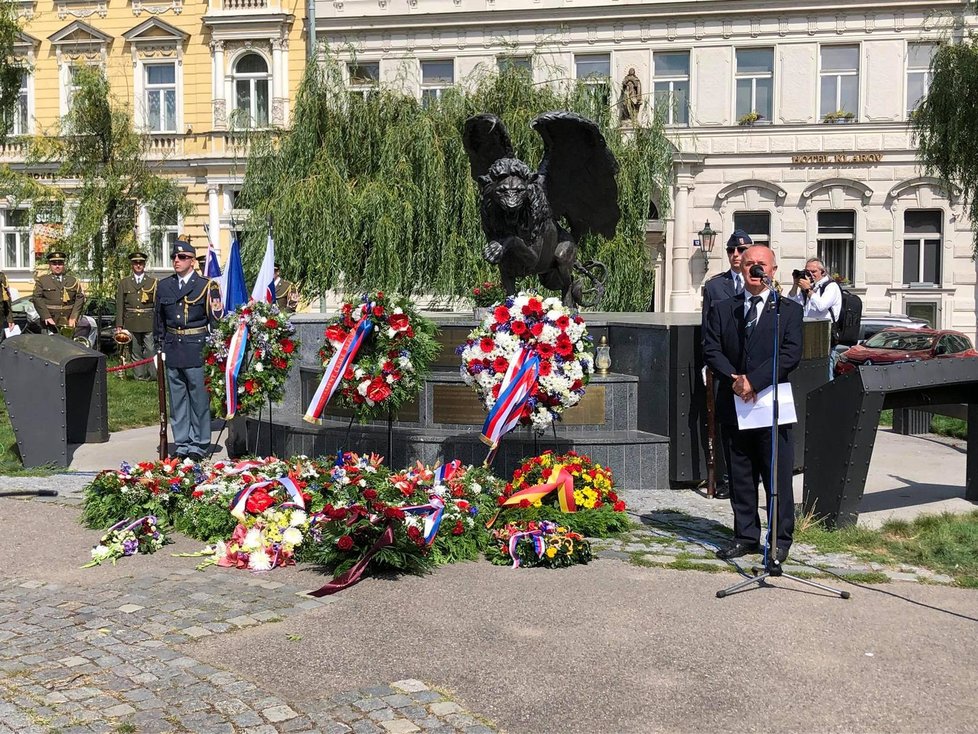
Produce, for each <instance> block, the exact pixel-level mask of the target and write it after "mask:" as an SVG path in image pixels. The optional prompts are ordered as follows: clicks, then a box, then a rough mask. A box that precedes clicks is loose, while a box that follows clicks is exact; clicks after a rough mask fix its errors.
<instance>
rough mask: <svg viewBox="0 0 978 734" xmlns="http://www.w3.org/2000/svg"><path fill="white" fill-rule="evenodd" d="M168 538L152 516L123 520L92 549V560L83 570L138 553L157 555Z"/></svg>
mask: <svg viewBox="0 0 978 734" xmlns="http://www.w3.org/2000/svg"><path fill="white" fill-rule="evenodd" d="M166 542H167V541H166V537H165V536H164V535H163V533H161V532H160V531H159V529H158V528H157V526H156V518H155V517H153V516H152V515H147V516H146V517H141V518H139V519H138V520H135V521H131V522H130V521H129V520H123V521H121V522H118V523H116V524H115V525H113V526H112V527H111V528H109V531H108V532H107V533H106V534H105V535H103V536H102V539H101V540H100V541H99V543H98V545H96V546H95V547H94V548H92V560H91V561H89V562H88V563H86V564H85V565H84V566H82V568H91V567H92V566H100V565H101V564H103V563H105V562H106V561H112V565H113V566H114V565H115V562H116V561H117V560H118V559H120V558H123V557H125V556H133V555H136V554H137V553H155V552H156V551H158V550H159V549H160V548H162V547H163V545H164V544H165V543H166Z"/></svg>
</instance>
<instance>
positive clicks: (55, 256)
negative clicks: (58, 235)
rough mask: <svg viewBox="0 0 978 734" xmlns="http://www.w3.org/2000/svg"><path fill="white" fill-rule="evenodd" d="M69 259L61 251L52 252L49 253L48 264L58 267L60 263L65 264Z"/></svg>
mask: <svg viewBox="0 0 978 734" xmlns="http://www.w3.org/2000/svg"><path fill="white" fill-rule="evenodd" d="M67 259H68V256H67V255H66V254H64V253H63V252H61V251H60V250H51V252H49V253H48V262H49V263H51V264H52V265H57V264H58V263H62V264H63V263H64V262H65V261H66V260H67Z"/></svg>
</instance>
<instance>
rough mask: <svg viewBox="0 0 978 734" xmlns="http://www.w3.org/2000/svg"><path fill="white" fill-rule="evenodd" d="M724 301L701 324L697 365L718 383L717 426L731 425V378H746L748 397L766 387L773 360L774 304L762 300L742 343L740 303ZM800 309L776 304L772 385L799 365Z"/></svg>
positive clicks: (733, 418) (783, 302) (740, 300)
mask: <svg viewBox="0 0 978 734" xmlns="http://www.w3.org/2000/svg"><path fill="white" fill-rule="evenodd" d="M748 295H749V294H746V293H741V294H740V295H739V296H734V297H733V298H728V299H726V300H724V301H720V302H719V303H717V304H715V305H714V306H713V307H712V308H711V309H710V313H709V316H708V318H707V324H706V331H705V332H704V335H703V359H704V360H705V361H706V364H707V366H709V367H710V368H711V369H712V370H713V371H714V373H716V379H717V382H718V383H719V386H718V388H717V402H716V406H717V408H716V409H717V420H719V421H720V422H721V423H723V424H725V425H734V426H736V425H737V412H736V410H735V409H734V394H733V378H732V377H731V375H735V374H736V375H747V379H748V380H749V381H750V384H751V387H753V388H754V392H760V391H761V390H763V389H765V388H767V387H770V386H771V378H772V375H771V369H772V367H773V360H774V344H773V339H774V322H775V307H774V298H773V295H772V296H768V299H767V304H766V305H765V307H764V312H763V313H762V314H761V318H760V320H759V321H758V322H757V327H756V328H755V329H754V331H753V333H752V334H751V336H750V339H749V340H748V339H747V338H746V337H745V335H744V298H745V296H748ZM802 315H803V309H802V307H801V306H799V305H798V304H797V303H795V302H794V301H790V300H788V299H787V298H782V300H781V324H780V329H779V336H778V343H779V345H780V348H779V350H778V359H779V362H778V382H784V381H785V380H787V379H788V375H789V374H791V372H792V371H793V370H794V369H795V367H797V366H798V363H799V362H800V361H801V338H802V337H801V323H802Z"/></svg>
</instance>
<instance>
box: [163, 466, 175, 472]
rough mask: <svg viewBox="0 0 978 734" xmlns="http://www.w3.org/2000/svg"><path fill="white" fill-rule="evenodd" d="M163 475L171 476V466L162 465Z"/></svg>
mask: <svg viewBox="0 0 978 734" xmlns="http://www.w3.org/2000/svg"><path fill="white" fill-rule="evenodd" d="M163 473H164V474H172V473H173V467H172V466H171V465H169V464H164V465H163Z"/></svg>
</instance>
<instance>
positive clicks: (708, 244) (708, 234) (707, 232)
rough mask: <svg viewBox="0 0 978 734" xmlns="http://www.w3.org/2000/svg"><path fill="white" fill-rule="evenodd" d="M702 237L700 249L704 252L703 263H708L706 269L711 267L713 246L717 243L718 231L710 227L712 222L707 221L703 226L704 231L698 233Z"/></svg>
mask: <svg viewBox="0 0 978 734" xmlns="http://www.w3.org/2000/svg"><path fill="white" fill-rule="evenodd" d="M696 234H698V235H699V236H700V249H701V250H702V251H703V262H705V263H706V267H707V268H709V267H710V253H711V252H713V245H715V244H716V241H717V231H716V230H714V229H713V228H712V227H710V220H709V219H707V220H706V224H704V225H703V229H701V230H700V231H699V232H697V233H696Z"/></svg>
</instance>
